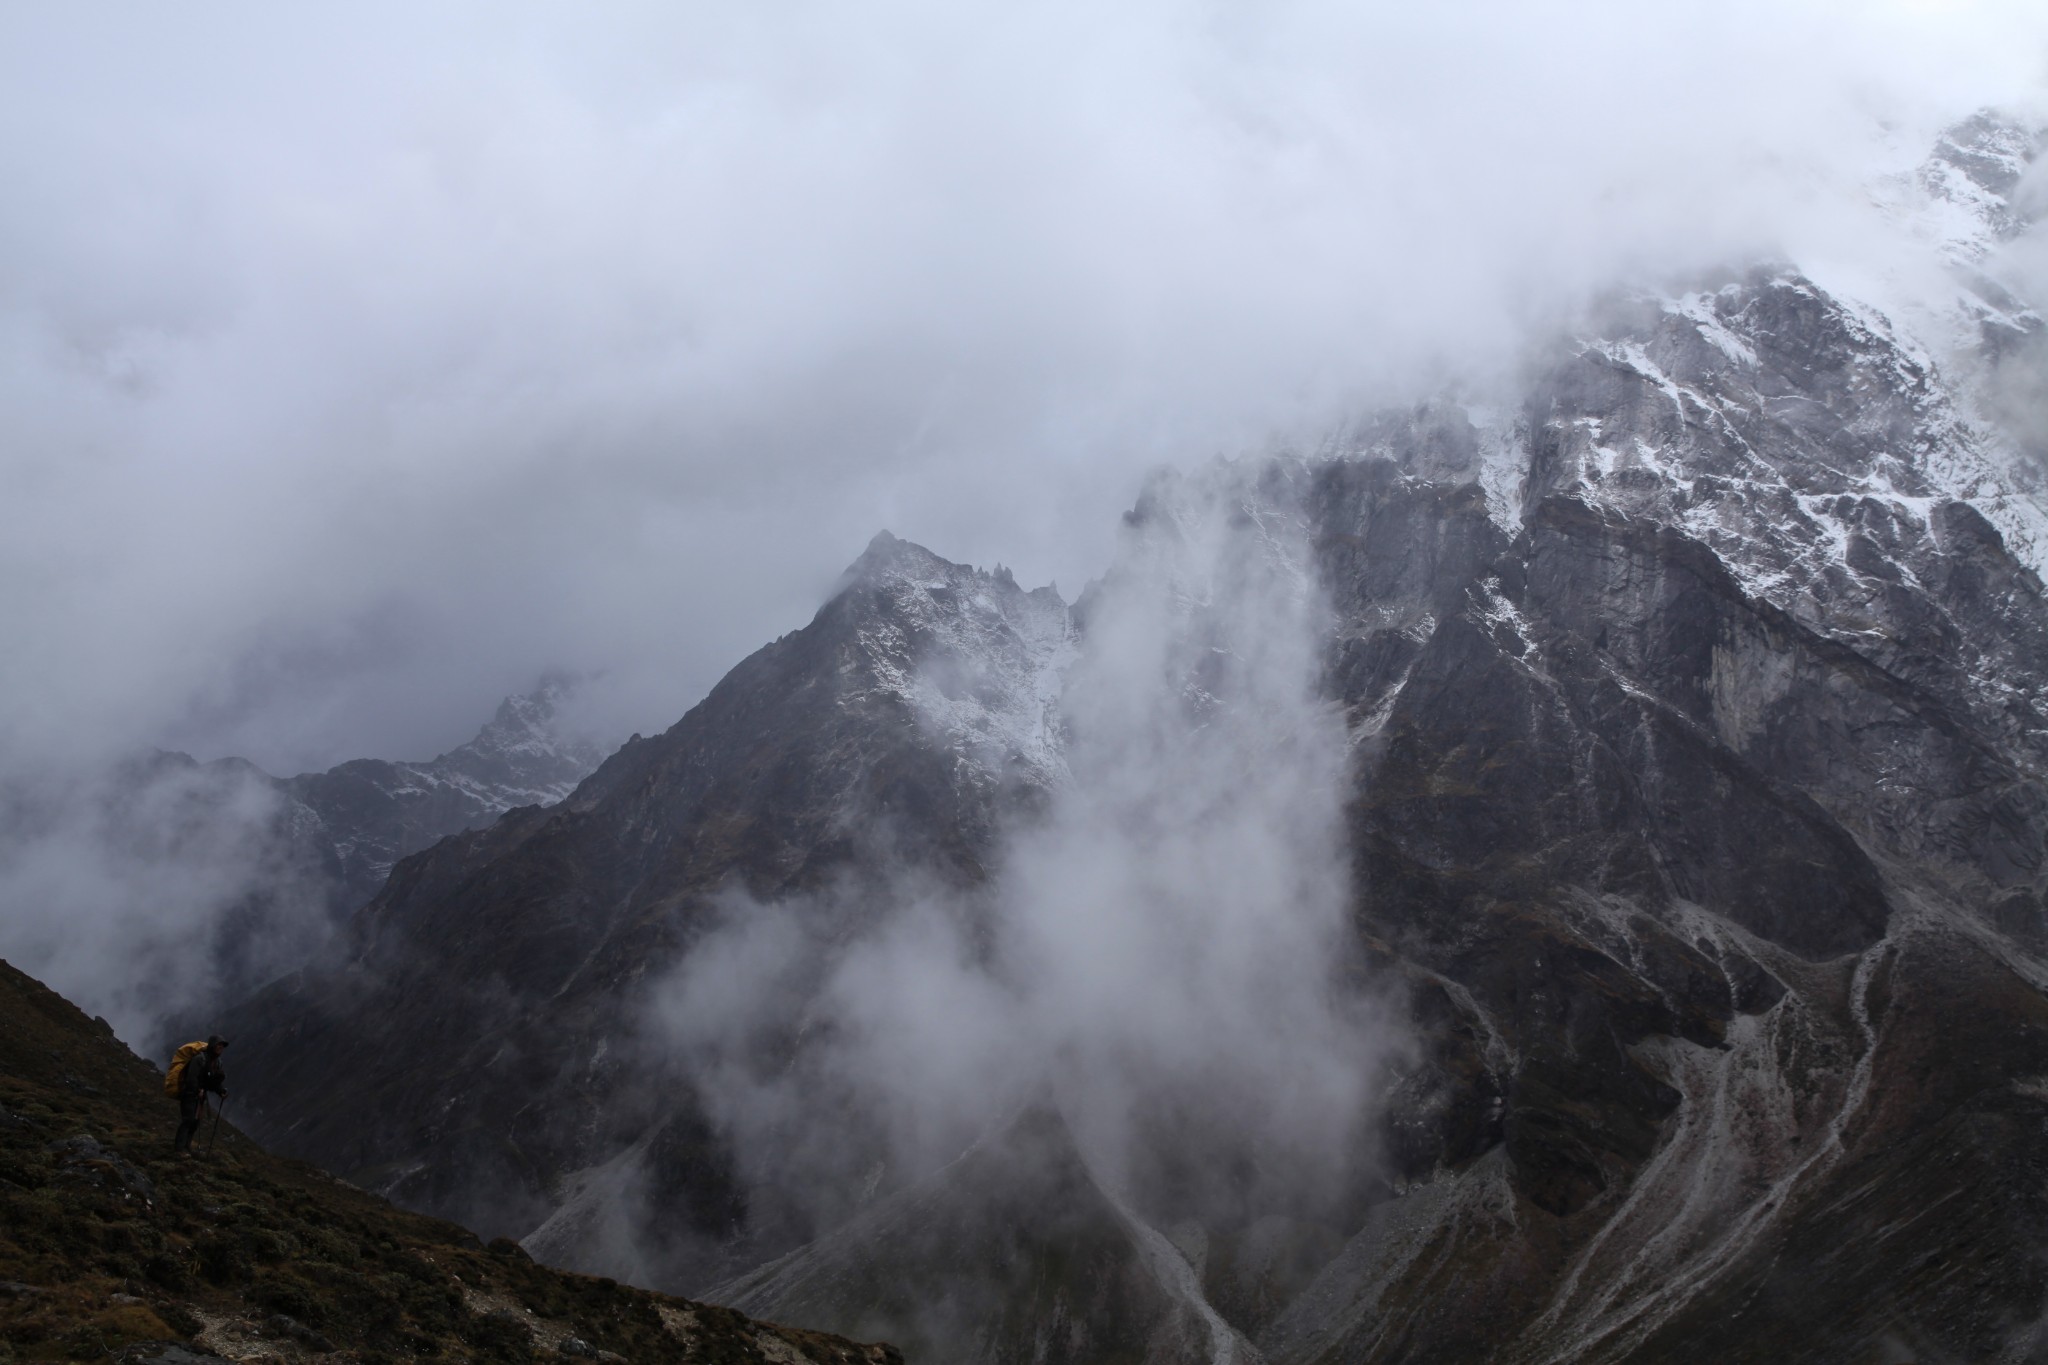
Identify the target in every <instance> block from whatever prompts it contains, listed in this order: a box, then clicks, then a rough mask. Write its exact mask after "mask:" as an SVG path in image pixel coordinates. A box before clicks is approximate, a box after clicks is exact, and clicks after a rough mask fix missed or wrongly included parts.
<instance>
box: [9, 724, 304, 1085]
mask: <svg viewBox="0 0 2048 1365" xmlns="http://www.w3.org/2000/svg"><path fill="white" fill-rule="evenodd" d="M10 806H11V808H9V807H10ZM0 811H4V814H5V816H6V818H5V819H0V907H4V913H5V917H6V926H5V928H6V935H5V941H4V949H5V953H6V956H7V958H8V959H9V960H10V961H11V962H13V964H14V965H15V966H16V967H18V968H20V969H21V970H23V971H26V972H28V973H30V974H31V975H33V976H36V977H39V978H40V979H42V980H43V981H45V982H46V983H48V984H49V985H50V986H51V987H52V988H53V989H55V990H57V991H58V992H60V993H62V994H64V995H65V996H67V997H69V998H70V999H71V1000H73V1001H75V1002H76V1003H77V1004H79V1005H80V1006H82V1007H83V1008H84V1009H85V1010H86V1011H87V1012H88V1013H96V1014H100V1015H103V1016H104V1017H105V1018H106V1019H107V1020H108V1022H109V1023H111V1024H112V1025H113V1026H114V1031H115V1033H117V1034H118V1035H119V1036H120V1037H121V1038H123V1039H124V1040H126V1041H127V1042H128V1043H130V1044H131V1045H132V1046H135V1047H137V1048H139V1049H143V1050H145V1051H146V1050H147V1049H148V1048H150V1047H151V1046H154V1045H156V1044H158V1043H160V1042H161V1041H162V1040H163V1038H162V1035H163V1031H164V1029H165V1028H166V1027H167V1026H169V1025H171V1024H173V1023H183V1024H185V1025H187V1026H190V1027H203V1026H204V1025H203V1023H202V1022H201V1021H195V1020H194V1019H192V1018H190V1017H189V1015H190V1012H191V1011H193V1010H194V1009H195V1008H196V1007H198V1006H199V1005H201V1004H202V1003H207V1002H217V1001H218V1000H220V999H221V998H222V997H223V996H224V995H228V994H232V993H234V992H237V991H242V990H247V989H250V988H251V987H253V986H255V985H257V984H259V983H260V982H261V981H263V980H267V979H268V978H269V977H270V976H273V975H275V974H276V973H278V972H281V971H284V970H286V969H288V968H289V967H292V966H295V965H297V964H298V963H300V962H302V961H304V960H305V958H306V957H307V956H308V955H310V954H311V953H312V951H313V950H314V948H316V947H317V946H318V945H319V943H320V942H321V940H322V939H323V938H324V937H325V936H326V934H327V933H328V932H329V930H330V928H331V925H332V920H331V918H330V916H331V913H332V907H330V906H329V905H328V904H327V900H326V894H327V893H326V890H325V885H324V883H323V882H322V881H321V879H320V878H319V877H318V875H317V874H318V872H319V868H318V867H317V866H315V865H312V864H310V863H309V861H308V850H306V849H305V848H303V847H297V846H295V845H294V843H293V841H292V839H291V838H290V829H289V825H288V823H287V822H288V820H289V818H290V817H289V812H288V810H287V806H286V802H285V800H284V798H283V797H282V795H281V794H280V793H279V792H278V791H277V789H276V788H275V787H274V786H273V785H271V783H269V782H268V781H267V780H266V779H265V778H264V777H263V776H262V775H261V774H260V773H258V772H256V771H255V770H254V769H252V768H249V767H247V766H246V765H241V764H208V765H197V764H193V763H191V762H190V761H189V760H185V759H182V758H180V757H178V756H174V755H163V756H160V757H159V759H157V760H155V761H145V762H135V763H130V764H125V765H122V766H120V767H118V768H114V769H111V770H109V771H106V772H103V773H100V774H98V775H96V776H95V777H93V778H91V779H89V780H81V781H75V782H71V783H68V784H67V783H59V782H53V781H50V780H48V779H47V778H46V780H45V781H43V782H42V783H40V784H38V786H37V788H36V790H35V791H33V792H32V793H20V792H17V793H16V794H15V799H14V800H13V801H12V802H11V803H0Z"/></svg>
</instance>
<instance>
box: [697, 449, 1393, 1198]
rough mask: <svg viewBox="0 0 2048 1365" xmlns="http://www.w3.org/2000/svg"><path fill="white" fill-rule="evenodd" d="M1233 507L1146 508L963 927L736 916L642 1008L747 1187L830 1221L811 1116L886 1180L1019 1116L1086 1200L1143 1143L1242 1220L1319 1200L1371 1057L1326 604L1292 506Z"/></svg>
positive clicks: (1357, 1107) (1179, 483) (899, 908)
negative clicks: (1275, 1205)
mask: <svg viewBox="0 0 2048 1365" xmlns="http://www.w3.org/2000/svg"><path fill="white" fill-rule="evenodd" d="M1245 478H1246V476H1245V475H1244V474H1243V473H1242V472H1241V471H1239V470H1237V469H1235V468H1233V467H1227V466H1219V467H1216V468H1214V469H1211V470H1209V471H1207V472H1206V473H1205V474H1204V475H1202V476H1201V477H1198V478H1191V479H1186V480H1169V481H1164V482H1162V483H1161V484H1160V485H1158V486H1157V487H1155V489H1154V490H1153V491H1152V492H1151V493H1150V494H1148V496H1147V497H1146V498H1145V499H1144V501H1143V502H1142V503H1141V505H1140V511H1139V512H1138V513H1136V514H1134V516H1133V518H1132V522H1131V525H1130V527H1129V530H1128V532H1127V535H1126V538H1125V545H1124V552H1123V554H1122V555H1121V556H1120V558H1119V561H1118V565H1117V568H1116V569H1115V571H1114V572H1113V573H1112V574H1111V575H1110V576H1109V577H1108V578H1107V579H1106V580H1105V581H1104V582H1103V583H1102V584H1101V585H1100V586H1099V587H1098V588H1097V589H1096V590H1094V591H1093V592H1091V594H1090V595H1089V596H1088V598H1087V599H1086V601H1085V604H1084V605H1085V613H1086V621H1085V634H1084V639H1083V644H1082V649H1081V653H1080V657H1079V659H1078V661H1077V662H1076V663H1075V665H1074V666H1073V668H1072V670H1071V672H1070V673H1069V675H1068V683H1067V688H1066V693H1065V712H1066V717H1067V720H1068V723H1069V726H1070V742H1069V746H1068V759H1069V764H1070V769H1071V780H1070V781H1068V782H1067V783H1065V784H1064V785H1062V786H1061V787H1060V788H1059V789H1058V790H1057V791H1056V792H1055V793H1054V795H1053V798H1052V802H1051V807H1050V810H1049V811H1048V812H1047V813H1046V814H1045V815H1044V817H1043V818H1042V819H1040V820H1038V821H1036V822H1034V823H1032V824H1031V825H1030V826H1029V827H1028V828H1025V829H1022V830H1019V831H1016V832H1015V833H1014V836H1013V837H1012V838H1011V839H1010V841H1009V844H1008V848H1007V851H1006V854H1005V856H1004V857H1003V858H1002V860H1001V862H1000V866H999V868H998V870H997V872H996V877H995V883H994V885H993V886H992V887H990V888H988V889H987V891H986V894H985V895H984V896H982V897H980V898H977V899H975V900H974V901H973V902H972V903H962V902H961V901H959V900H958V899H957V898H949V897H947V896H945V895H943V894H941V893H938V892H934V891H931V890H929V889H922V890H920V889H918V888H916V887H914V886H905V887H904V888H902V891H901V895H900V897H899V898H898V899H897V901H896V903H894V904H893V905H891V906H889V907H887V908H886V909H885V910H883V911H882V912H881V913H880V915H879V916H875V915H872V914H870V915H869V916H868V917H867V921H866V924H865V927H862V928H858V929H856V930H854V931H853V932H852V934H851V937H850V939H849V938H848V936H847V935H848V931H847V928H846V926H847V923H848V921H849V919H850V918H852V914H851V912H849V911H848V909H847V907H845V906H831V905H820V904H809V905H803V906H761V905H752V904H744V905H735V906H734V907H732V915H731V918H730V920H729V922H728V924H727V926H726V927H725V928H724V929H723V930H722V931H720V932H718V933H716V934H714V935H713V936H712V937H711V938H710V939H709V940H707V941H706V942H704V943H702V944H700V945H698V947H697V948H696V949H695V950H694V951H693V952H692V954H691V955H690V956H689V957H688V958H687V959H686V960H685V962H684V964H683V965H682V967H681V968H680V969H679V972H678V974H677V975H676V976H675V977H674V978H673V979H671V980H670V981H668V982H667V983H665V984H664V986H663V988H662V991H661V994H660V996H659V999H658V1004H657V1011H658V1013H659V1015H660V1018H661V1020H662V1022H663V1024H664V1025H665V1026H666V1028H667V1029H668V1030H669V1033H670V1036H671V1037H672V1039H673V1040H674V1042H675V1044H676V1047H677V1049H678V1052H679V1053H680V1055H681V1056H682V1057H683V1058H684V1059H685V1061H686V1064H688V1065H692V1066H694V1067H695V1069H696V1070H697V1073H698V1077H699V1080H700V1081H701V1083H702V1093H703V1094H704V1096H705V1099H706V1103H707V1104H708V1106H709V1107H710V1110H711V1113H712V1115H713V1117H714V1119H715V1121H717V1122H718V1123H719V1124H720V1125H721V1126H722V1127H724V1128H725V1129H726V1130H727V1133H728V1135H729V1137H730V1139H731V1142H732V1148H733V1150H734V1151H735V1152H737V1153H739V1154H740V1160H741V1161H742V1162H743V1163H754V1169H752V1170H750V1171H749V1172H748V1174H749V1175H751V1176H752V1177H753V1178H755V1179H757V1180H762V1181H766V1182H777V1183H782V1184H785V1185H786V1184H788V1183H789V1182H791V1181H792V1180H799V1181H800V1180H810V1181H813V1182H815V1184H816V1186H817V1190H816V1196H817V1199H818V1201H819V1206H818V1207H815V1208H814V1209H813V1210H812V1212H813V1213H814V1214H817V1215H822V1216H823V1217H824V1218H825V1219H826V1220H827V1221H829V1219H830V1218H831V1217H832V1216H833V1215H834V1214H835V1213H838V1212H843V1211H844V1208H845V1205H846V1204H847V1203H848V1202H850V1200H851V1199H852V1198H855V1197H857V1196H858V1193H859V1189H860V1186H861V1183H862V1182H861V1179H860V1176H861V1174H862V1173H861V1172H858V1171H848V1170H845V1169H841V1168H838V1167H837V1166H835V1162H843V1161H844V1160H845V1153H846V1151H847V1149H848V1148H849V1147H850V1146H853V1145H854V1144H851V1143H849V1140H848V1136H847V1130H846V1129H845V1128H844V1127H842V1126H841V1125H840V1124H839V1123H838V1122H837V1121H835V1120H824V1119H823V1116H824V1115H827V1114H838V1113H849V1112H850V1113H852V1114H855V1115H858V1116H859V1122H860V1124H861V1125H864V1126H867V1127H869V1128H871V1129H872V1130H874V1131H878V1132H879V1133H881V1134H882V1135H883V1137H884V1138H885V1143H884V1145H885V1149H886V1155H887V1158H888V1162H889V1165H890V1166H891V1167H892V1168H893V1174H894V1176H895V1177H896V1178H897V1179H904V1178H915V1177H916V1176H918V1175H919V1174H922V1173H924V1172H928V1171H930V1170H932V1169H933V1168H934V1167H936V1166H938V1165H940V1164H942V1163H944V1162H946V1161H948V1160H950V1159H951V1158H953V1157H954V1156H956V1155H958V1154H959V1152H960V1151H961V1150H962V1149H963V1148H964V1147H965V1146H967V1145H968V1144H969V1143H970V1142H972V1141H973V1140H975V1139H976V1138H977V1137H979V1136H982V1135H984V1134H985V1133H986V1132H988V1131H989V1130H990V1129H991V1128H992V1127H994V1126H996V1125H998V1124H1000V1123H1001V1122H1003V1121H1004V1120H1005V1119H1006V1118H1007V1117H1008V1116H1009V1115H1011V1114H1014V1113H1015V1112H1016V1111H1017V1110H1018V1109H1019V1108H1020V1107H1022V1106H1025V1105H1029V1104H1034V1103H1040V1104H1049V1105H1051V1106H1054V1107H1056V1108H1057V1109H1058V1110H1059V1112H1060V1113H1061V1114H1062V1115H1063V1116H1064V1117H1065V1119H1066V1120H1067V1123H1068V1125H1069V1127H1070V1128H1071V1130H1072V1131H1073V1132H1074V1134H1075V1135H1076V1137H1077V1139H1078V1140H1079V1142H1080V1144H1081V1147H1082V1149H1083V1151H1084V1152H1085V1154H1086V1156H1087V1158H1088V1160H1089V1162H1090V1164H1091V1166H1092V1167H1093V1168H1094V1170H1095V1171H1096V1174H1097V1177H1098V1179H1101V1180H1103V1181H1104V1182H1105V1183H1106V1185H1107V1186H1108V1187H1110V1188H1112V1189H1128V1188H1131V1187H1133V1186H1137V1185H1140V1184H1142V1183H1143V1180H1144V1177H1145V1175H1146V1174H1147V1172H1146V1170H1145V1169H1144V1152H1145V1138H1146V1133H1145V1128H1146V1126H1147V1125H1151V1127H1152V1129H1153V1135H1154V1136H1156V1135H1157V1133H1158V1131H1159V1128H1160V1126H1161V1125H1171V1126H1172V1130H1173V1131H1174V1133H1175V1135H1176V1139H1177V1145H1179V1146H1180V1147H1181V1148H1182V1149H1183V1152H1186V1151H1202V1152H1211V1153H1214V1152H1228V1153H1229V1154H1230V1155H1231V1156H1232V1157H1236V1158H1242V1159H1243V1160H1242V1161H1240V1162H1239V1164H1238V1166H1237V1167H1236V1168H1235V1169H1238V1170H1239V1171H1244V1170H1250V1171H1251V1172H1253V1175H1252V1176H1251V1177H1250V1179H1251V1183H1252V1184H1253V1185H1254V1186H1260V1185H1268V1186H1270V1188H1255V1189H1251V1190H1246V1189H1237V1190H1234V1191H1232V1192H1231V1196H1232V1197H1236V1198H1239V1199H1260V1198H1268V1197H1275V1196H1276V1195H1278V1194H1279V1193H1281V1192H1282V1191H1292V1192H1299V1191H1300V1190H1302V1189H1303V1188H1304V1187H1310V1188H1320V1189H1328V1188H1330V1187H1331V1186H1332V1185H1334V1184H1335V1183H1336V1182H1338V1181H1340V1180H1341V1179H1342V1178H1343V1177H1344V1175H1345V1174H1346V1167H1347V1165H1348V1164H1350V1163H1355V1162H1357V1161H1358V1160H1359V1159H1360V1157H1361V1155H1362V1153H1364V1152H1365V1151H1366V1150H1367V1149H1368V1147H1369V1143H1367V1142H1365V1141H1364V1137H1365V1134H1364V1131H1363V1126H1364V1124H1365V1123H1366V1122H1367V1121H1368V1120H1369V1118H1370V1116H1371V1112H1372V1107H1373V1093H1374V1084H1375V1079H1376V1071H1377V1068H1378V1066H1379V1064H1380V1062H1381V1060H1382V1059H1383V1057H1384V1056H1385V1055H1386V1053H1387V1051H1388V1044H1387V1042H1386V1040H1385V1039H1384V1037H1383V1036H1382V1033H1381V1031H1380V1030H1379V1028H1378V1027H1377V1026H1376V1024H1375V1021H1374V1017H1373V1013H1372V1010H1371V1007H1370V1003H1369V1001H1367V1000H1366V998H1365V997H1364V996H1363V994H1362V993H1361V992H1360V991H1359V989H1358V986H1357V983H1356V981H1355V980H1354V981H1351V982H1349V983H1347V982H1346V981H1345V980H1344V979H1343V976H1344V972H1345V968H1346V966H1347V964H1348V963H1349V962H1350V961H1351V956H1350V953H1349V951H1348V945H1349V943H1350V939H1349V935H1348V932H1347V926H1348V913H1349V908H1350V903H1351V891H1350V884H1349V878H1348V868H1347V865H1346V858H1345V854H1344V844H1343V837H1342V829H1341V822H1342V811H1343V804H1344V800H1345V795H1346V791H1347V779H1348V766H1347V760H1348V752H1349V751H1348V746H1347V744H1346V736H1345V731H1344V726H1343V723H1342V720H1341V718H1340V717H1339V716H1338V715H1337V713H1336V712H1335V710H1334V709H1333V708H1331V707H1330V706H1329V705H1327V704H1326V703H1325V702H1323V701H1322V700H1321V699H1320V698H1319V696H1318V694H1317V683H1318V676H1319V669H1320V656H1319V653H1318V641H1319V639H1320V638H1321V629H1320V627H1321V625H1322V612H1323V604H1322V599H1321V595H1320V593H1319V591H1318V589H1317V586H1316V584H1315V581H1314V577H1313V574H1312V572H1311V568H1310V564H1309V558H1308V546H1307V544H1306V541H1305V532H1304V529H1303V526H1302V524H1301V522H1300V521H1299V520H1298V519H1297V518H1296V517H1295V516H1294V515H1293V514H1292V513H1291V512H1290V511H1289V505H1290V503H1291V501H1292V494H1293V490H1291V489H1289V488H1286V487H1284V486H1282V481H1281V480H1278V479H1275V480H1273V481H1272V483H1271V485H1270V486H1268V487H1265V488H1254V487H1250V486H1247V484H1246V482H1245ZM793 1017H794V1018H795V1019H796V1020H797V1022H796V1023H795V1024H794V1026H793V1027H792V1026H791V1024H790V1022H789V1021H790V1020H791V1019H792V1018H793ZM792 1034H793V1035H794V1036H792ZM792 1056H794V1058H795V1060H794V1061H792ZM1218 1164H1219V1165H1221V1164H1223V1163H1220V1162H1219V1163H1218ZM877 1178H879V1173H872V1172H871V1173H869V1180H868V1182H867V1183H868V1184H869V1185H870V1186H872V1184H873V1183H874V1180H875V1179H877Z"/></svg>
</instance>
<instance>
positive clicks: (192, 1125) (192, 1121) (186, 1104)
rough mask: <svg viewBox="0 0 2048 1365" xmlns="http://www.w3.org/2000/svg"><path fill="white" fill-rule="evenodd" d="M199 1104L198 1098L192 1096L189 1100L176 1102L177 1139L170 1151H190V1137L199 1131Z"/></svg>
mask: <svg viewBox="0 0 2048 1365" xmlns="http://www.w3.org/2000/svg"><path fill="white" fill-rule="evenodd" d="M200 1103H201V1100H200V1097H199V1096H197V1095H194V1096H193V1097H192V1098H191V1099H189V1100H188V1099H180V1100H179V1101H178V1137H177V1140H176V1141H174V1142H173V1143H172V1144H171V1150H172V1151H176V1152H189V1151H191V1150H192V1135H193V1134H194V1133H196V1132H198V1131H199V1106H200Z"/></svg>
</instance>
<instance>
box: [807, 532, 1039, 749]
mask: <svg viewBox="0 0 2048 1365" xmlns="http://www.w3.org/2000/svg"><path fill="white" fill-rule="evenodd" d="M844 583H845V586H844V588H843V589H842V591H843V592H860V593H863V594H865V595H867V597H868V599H869V600H868V602H867V603H866V604H865V609H863V610H860V611H858V612H857V613H856V633H855V637H854V641H853V644H852V648H853V650H854V653H855V656H856V660H855V662H856V666H857V667H858V668H859V671H860V672H861V673H862V674H864V675H865V676H866V678H867V679H868V680H869V681H870V688H869V689H868V690H873V691H879V692H883V693H887V694H892V695H894V696H896V697H899V698H901V699H902V700H903V701H904V702H906V703H907V704H908V705H909V707H910V710H911V712H912V714H913V715H914V716H916V717H917V719H918V721H919V723H920V724H922V725H924V726H926V727H927V728H928V729H929V731H930V732H931V733H932V735H933V736H934V737H935V738H937V739H938V740H939V741H940V742H941V743H943V744H944V745H945V746H946V747H947V748H948V749H949V750H951V751H952V752H954V753H956V754H957V755H958V756H959V757H960V758H961V760H962V761H963V762H967V763H971V764H973V765H974V766H975V767H977V768H979V769H981V770H983V771H984V772H985V773H986V774H987V775H988V776H989V777H990V778H991V779H996V780H1007V779H1010V778H1021V779H1023V780H1025V781H1028V782H1031V783H1033V784H1034V785H1039V786H1046V785H1050V784H1051V783H1053V782H1056V781H1059V780H1061V779H1062V778H1063V776H1064V774H1065V770H1066V769H1065V762H1064V759H1063V757H1062V746H1061V739H1060V727H1059V695H1060V687H1061V679H1062V676H1063V674H1064V672H1065V669H1066V667H1067V665H1068V664H1069V663H1070V662H1071V660H1072V658H1073V654H1074V646H1073V638H1072V637H1073V630H1072V626H1071V623H1070V620H1069V613H1068V610H1067V604H1066V603H1065V601H1063V600H1062V599H1061V597H1060V595H1059V592H1058V590H1057V589H1055V588H1053V587H1051V586H1047V587H1043V588H1035V589H1032V590H1030V591H1026V590H1025V589H1023V588H1020V587H1019V586H1018V585H1017V581H1016V579H1015V578H1014V577H1013V576H1012V575H1011V573H1010V571H1009V570H1008V569H1005V568H1003V567H1002V566H1001V565H998V566H996V568H995V569H994V570H984V569H977V568H972V567H970V566H967V565H963V564H955V563H953V562H952V561H950V560H947V559H943V558H941V557H940V556H938V555H935V554H933V553H932V552H931V551H930V550H927V549H925V548H924V547H923V546H921V545H916V544H913V543H911V542H909V541H906V540H900V539H898V538H897V537H895V536H892V535H890V534H889V533H888V532H887V531H884V532H882V533H881V534H880V535H878V536H876V537H875V539H874V540H873V541H872V542H871V543H870V544H869V546H868V548H867V550H866V552H865V553H863V554H862V555H861V557H860V558H859V559H858V560H856V561H854V563H853V565H852V566H851V567H850V568H849V569H848V570H847V572H846V577H845V580H844Z"/></svg>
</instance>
